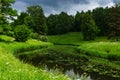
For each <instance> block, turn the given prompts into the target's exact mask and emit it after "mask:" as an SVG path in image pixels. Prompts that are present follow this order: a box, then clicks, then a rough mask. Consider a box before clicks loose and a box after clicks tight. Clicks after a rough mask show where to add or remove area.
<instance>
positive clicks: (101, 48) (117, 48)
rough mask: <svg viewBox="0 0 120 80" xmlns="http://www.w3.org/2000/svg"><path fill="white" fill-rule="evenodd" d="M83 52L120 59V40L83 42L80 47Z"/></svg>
mask: <svg viewBox="0 0 120 80" xmlns="http://www.w3.org/2000/svg"><path fill="white" fill-rule="evenodd" d="M78 49H79V51H80V52H81V53H85V54H87V55H91V56H97V57H102V58H108V59H110V60H120V43H119V42H93V43H87V44H82V45H81V46H80V47H79V48H78Z"/></svg>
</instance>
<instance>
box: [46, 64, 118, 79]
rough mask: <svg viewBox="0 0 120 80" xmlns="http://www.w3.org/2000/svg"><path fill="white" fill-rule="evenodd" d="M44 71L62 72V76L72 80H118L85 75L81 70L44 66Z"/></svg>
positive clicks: (90, 74)
mask: <svg viewBox="0 0 120 80" xmlns="http://www.w3.org/2000/svg"><path fill="white" fill-rule="evenodd" d="M44 69H45V70H47V71H51V72H54V71H56V69H57V71H62V73H63V74H65V75H67V76H69V77H70V78H71V79H72V80H119V79H117V78H113V77H108V76H103V75H99V74H98V73H87V72H84V71H83V70H81V69H75V68H73V67H70V66H68V67H57V66H53V65H49V66H48V65H44Z"/></svg>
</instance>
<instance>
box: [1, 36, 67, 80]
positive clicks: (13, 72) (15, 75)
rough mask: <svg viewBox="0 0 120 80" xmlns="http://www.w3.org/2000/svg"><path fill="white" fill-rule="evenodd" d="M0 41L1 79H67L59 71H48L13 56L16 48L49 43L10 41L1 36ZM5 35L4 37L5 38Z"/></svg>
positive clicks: (48, 44) (47, 44)
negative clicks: (0, 40)
mask: <svg viewBox="0 0 120 80" xmlns="http://www.w3.org/2000/svg"><path fill="white" fill-rule="evenodd" d="M2 37H4V38H2V41H4V40H5V39H9V40H7V42H0V79H1V80H69V79H68V77H67V76H63V75H62V74H60V73H55V74H53V73H50V72H47V71H44V70H41V69H38V68H35V67H33V66H31V65H28V64H25V63H22V62H20V61H19V60H18V59H16V58H15V57H14V56H13V53H14V52H15V51H16V50H19V49H21V48H24V49H25V48H26V49H27V48H30V47H32V48H33V47H35V48H36V47H38V46H50V45H51V44H50V43H42V42H39V41H35V40H30V41H28V42H26V43H17V42H13V41H12V42H11V40H12V39H13V38H11V39H10V38H8V37H6V36H2ZM5 37H6V38H5Z"/></svg>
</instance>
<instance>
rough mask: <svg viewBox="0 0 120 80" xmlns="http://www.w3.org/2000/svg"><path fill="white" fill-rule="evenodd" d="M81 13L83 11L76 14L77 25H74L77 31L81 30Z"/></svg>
mask: <svg viewBox="0 0 120 80" xmlns="http://www.w3.org/2000/svg"><path fill="white" fill-rule="evenodd" d="M81 14H82V13H79V12H77V13H76V15H75V25H74V26H75V27H74V30H75V31H81V21H82V19H81Z"/></svg>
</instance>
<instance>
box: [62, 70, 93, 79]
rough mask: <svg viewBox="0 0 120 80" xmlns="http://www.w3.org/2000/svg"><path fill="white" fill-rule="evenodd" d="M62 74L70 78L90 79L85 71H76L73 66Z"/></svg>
mask: <svg viewBox="0 0 120 80" xmlns="http://www.w3.org/2000/svg"><path fill="white" fill-rule="evenodd" d="M64 74H66V75H68V76H69V77H70V78H71V79H72V80H92V79H91V78H90V76H88V75H87V74H86V73H83V74H80V73H78V72H77V73H76V72H75V71H74V69H73V68H72V69H70V70H66V72H65V73H64Z"/></svg>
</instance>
